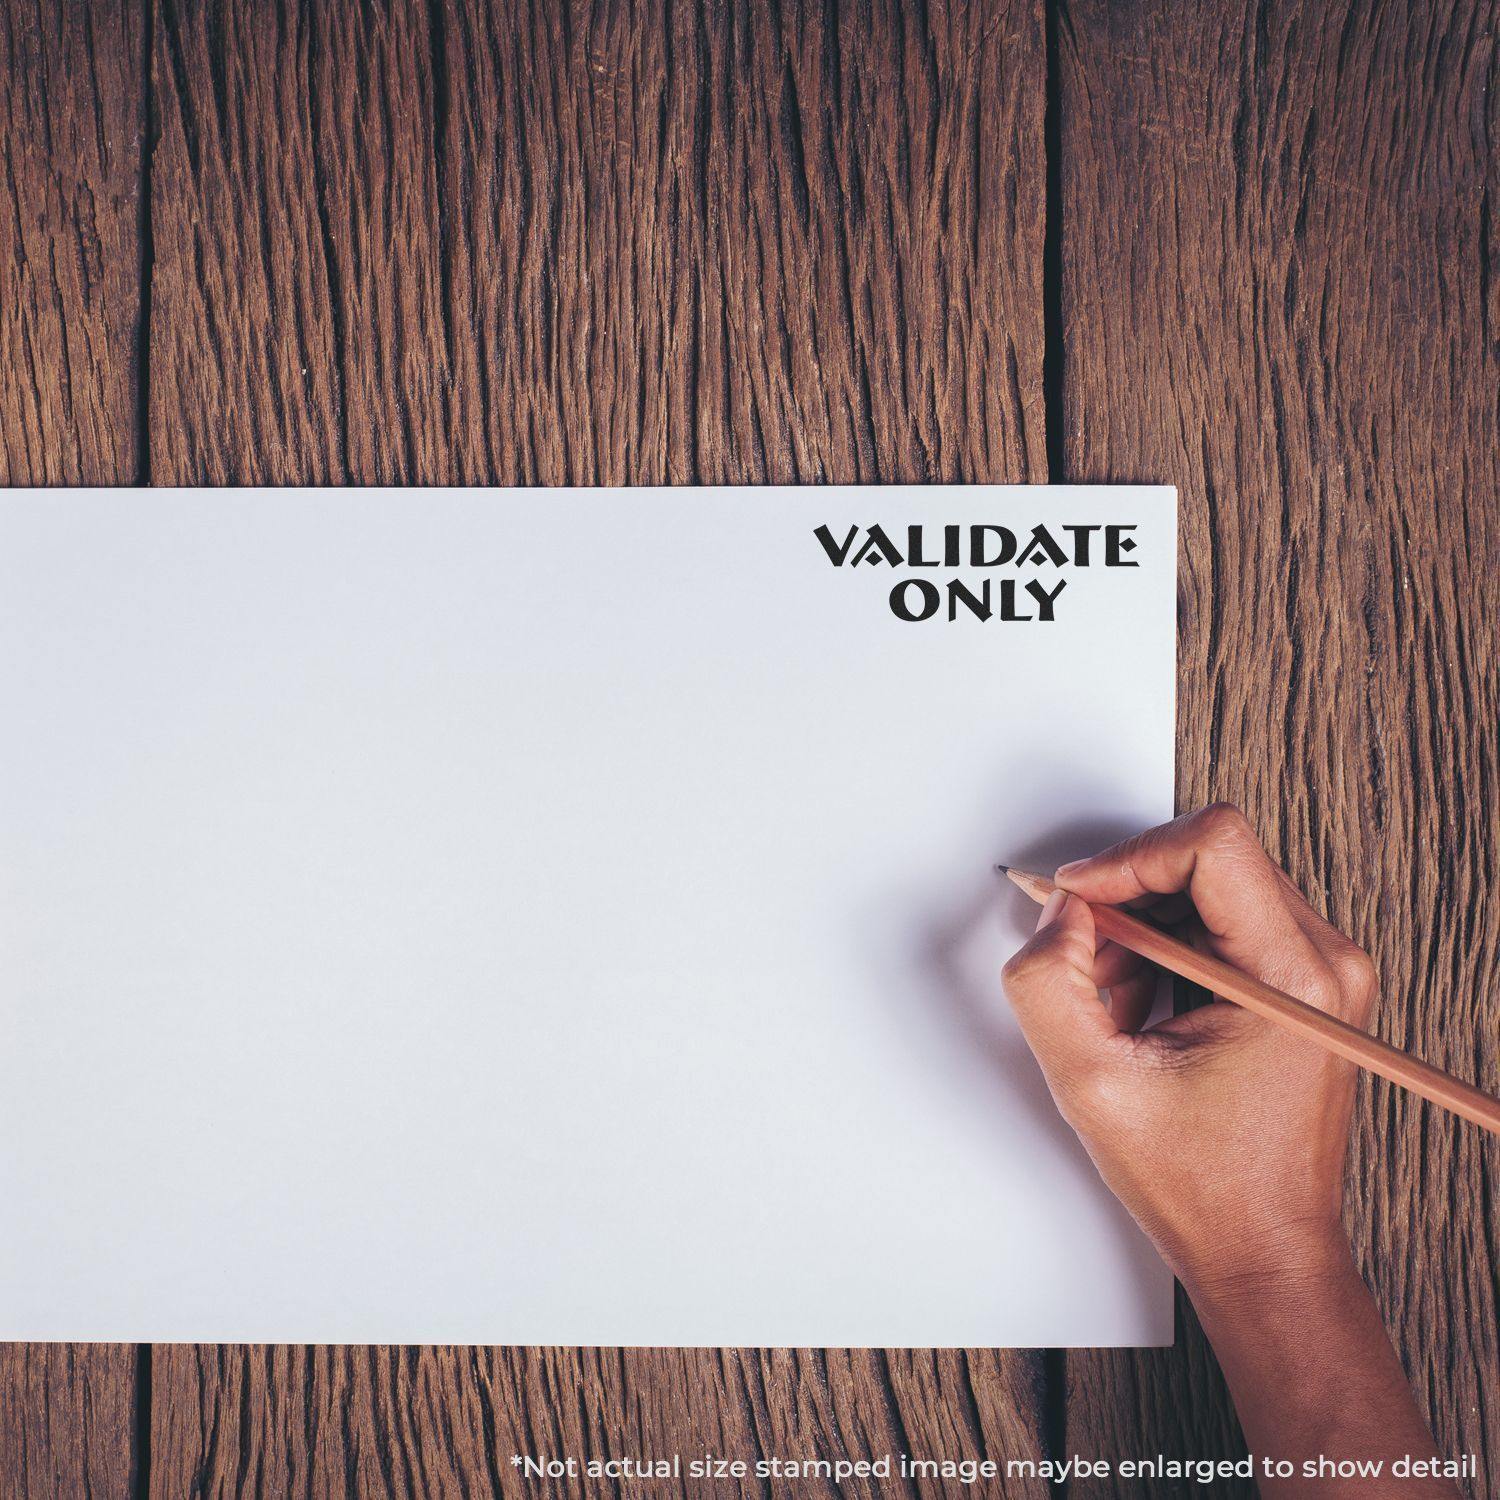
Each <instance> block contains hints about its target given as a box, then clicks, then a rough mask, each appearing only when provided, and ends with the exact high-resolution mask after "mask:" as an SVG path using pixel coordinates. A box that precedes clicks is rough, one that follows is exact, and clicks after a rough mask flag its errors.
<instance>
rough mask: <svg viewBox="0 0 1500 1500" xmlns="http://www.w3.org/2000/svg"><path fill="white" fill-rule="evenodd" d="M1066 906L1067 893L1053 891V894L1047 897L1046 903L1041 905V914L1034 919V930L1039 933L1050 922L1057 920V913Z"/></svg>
mask: <svg viewBox="0 0 1500 1500" xmlns="http://www.w3.org/2000/svg"><path fill="white" fill-rule="evenodd" d="M1067 904H1068V893H1067V892H1066V891H1053V893H1052V894H1051V895H1050V896H1048V897H1047V899H1046V901H1045V902H1043V903H1042V914H1041V916H1039V917H1038V918H1037V919H1036V930H1037V931H1038V932H1040V931H1041V930H1042V928H1044V927H1046V926H1048V925H1049V924H1050V923H1052V922H1055V921H1056V920H1057V917H1058V913H1059V912H1061V911H1062V909H1063V907H1064V906H1066V905H1067Z"/></svg>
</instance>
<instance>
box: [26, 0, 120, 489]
mask: <svg viewBox="0 0 1500 1500" xmlns="http://www.w3.org/2000/svg"><path fill="white" fill-rule="evenodd" d="M138 9H139V8H138V7H137V6H135V5H131V4H126V3H120V4H101V5H90V4H88V3H87V0H44V3H28V0H6V3H4V4H0V125H3V130H0V181H3V183H4V188H5V194H4V199H5V212H4V213H3V214H0V484H68V483H84V484H123V483H128V482H129V481H130V480H131V478H132V477H133V476H134V474H135V470H136V463H137V453H136V421H135V352H136V351H135V344H136V328H137V317H138V315H139V311H140V297H139V292H140V253H141V252H140V241H139V235H138V218H139V214H140V202H139V188H140V178H141V149H142V145H141V136H142V130H143V127H144V114H143V110H144V106H145V91H144V83H143V77H142V74H143V56H142V46H143V43H142V38H141V30H140V16H139V14H138Z"/></svg>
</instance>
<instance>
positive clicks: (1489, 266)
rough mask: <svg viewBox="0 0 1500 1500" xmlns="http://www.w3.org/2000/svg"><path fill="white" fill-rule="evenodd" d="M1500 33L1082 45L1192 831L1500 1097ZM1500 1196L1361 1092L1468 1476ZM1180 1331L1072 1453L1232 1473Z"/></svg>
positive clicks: (1397, 1244) (1107, 349) (1428, 1134)
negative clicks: (1213, 1466)
mask: <svg viewBox="0 0 1500 1500" xmlns="http://www.w3.org/2000/svg"><path fill="white" fill-rule="evenodd" d="M1496 20H1497V14H1496V10H1495V7H1494V5H1493V4H1487V3H1483V0H1479V3H1471V0H1460V3H1456V4H1453V5H1447V6H1441V7H1437V6H1431V5H1427V4H1423V3H1419V0H1411V3H1399V4H1392V5H1384V6H1378V7H1372V6H1363V5H1358V4H1354V5H1344V4H1339V5H1299V4H1291V3H1272V4H1268V5H1259V4H1249V3H1244V4H1223V5H1217V6H1198V5H1191V6H1185V5H1176V4H1173V3H1171V0H1156V3H1150V4H1142V5H1130V6H1125V5H1111V4H1107V3H1105V0H1066V3H1064V5H1063V7H1062V10H1061V14H1060V16H1059V18H1058V23H1057V44H1058V45H1057V54H1058V61H1059V76H1058V82H1059V85H1060V96H1059V105H1060V112H1061V117H1060V126H1061V158H1060V166H1061V174H1062V181H1061V186H1062V195H1061V196H1062V236H1061V240H1062V251H1063V285H1062V294H1063V296H1062V303H1063V317H1064V331H1065V336H1066V344H1065V348H1066V360H1065V368H1064V384H1063V389H1064V402H1065V431H1064V461H1065V466H1066V471H1067V477H1068V478H1069V479H1074V480H1096V479H1149V480H1159V481H1164V482H1175V483H1176V484H1177V485H1178V486H1179V487H1180V490H1181V513H1182V533H1181V535H1182V541H1181V559H1182V581H1181V587H1180V593H1181V622H1182V629H1181V636H1180V646H1179V652H1180V664H1181V670H1180V678H1179V691H1180V710H1179V727H1180V733H1179V744H1180V755H1179V761H1178V795H1179V798H1180V799H1181V801H1182V803H1183V804H1184V805H1188V804H1196V803H1201V802H1204V801H1207V800H1209V799H1211V798H1215V797H1229V798H1233V799H1235V800H1237V801H1240V802H1242V803H1243V804H1244V805H1245V806H1246V807H1247V808H1248V809H1249V811H1250V813H1251V816H1252V818H1253V820H1254V821H1255V822H1256V823H1257V825H1258V826H1259V828H1260V831H1261V833H1262V835H1263V836H1264V837H1265V839H1266V840H1267V842H1268V844H1269V846H1270V847H1271V848H1272V849H1273V850H1275V851H1276V852H1277V853H1278V854H1279V856H1280V857H1281V858H1282V859H1283V861H1284V862H1285V863H1286V865H1287V867H1288V868H1289V869H1290V870H1291V872H1292V874H1293V875H1294V876H1295V878H1296V879H1297V880H1298V881H1299V883H1301V884H1302V886H1303V887H1304V888H1305V889H1306V890H1307V891H1308V892H1309V893H1310V894H1311V896H1312V899H1313V900H1314V901H1315V902H1316V903H1318V904H1319V905H1320V906H1322V908H1323V909H1324V910H1325V911H1326V912H1327V913H1328V914H1329V915H1330V917H1331V918H1332V919H1333V920H1334V921H1335V922H1337V923H1339V924H1340V925H1341V926H1344V927H1345V928H1346V929H1347V930H1349V931H1350V932H1351V933H1353V934H1354V935H1355V936H1356V937H1357V938H1359V939H1360V940H1361V941H1362V942H1364V943H1365V944H1366V945H1367V946H1368V947H1369V948H1370V949H1371V951H1372V953H1373V954H1374V956H1375V958H1376V960H1377V962H1378V964H1379V966H1380V969H1381V972H1382V975H1383V978H1384V984H1383V992H1382V1003H1381V1007H1380V1012H1379V1016H1378V1025H1379V1029H1380V1032H1381V1034H1382V1035H1384V1036H1385V1037H1386V1038H1387V1039H1389V1040H1390V1041H1393V1042H1395V1043H1397V1044H1398V1045H1401V1046H1403V1047H1408V1048H1411V1049H1412V1050H1414V1051H1417V1052H1419V1053H1420V1054H1421V1055H1422V1056H1424V1057H1426V1058H1428V1059H1429V1060H1430V1061H1432V1062H1434V1063H1437V1064H1439V1065H1441V1066H1443V1067H1446V1068H1449V1069H1451V1070H1452V1071H1453V1072H1455V1073H1457V1074H1459V1075H1460V1076H1462V1077H1464V1078H1469V1079H1472V1080H1474V1081H1476V1082H1477V1083H1479V1084H1480V1085H1481V1086H1482V1087H1484V1088H1486V1089H1487V1090H1489V1091H1491V1092H1493V1091H1494V1090H1495V1089H1496V1087H1497V1084H1500V1076H1497V1048H1496V1046H1495V1042H1496V1033H1497V1024H1500V989H1497V987H1496V985H1495V979H1494V976H1495V973H1496V967H1497V957H1500V864H1497V858H1500V851H1497V840H1496V837H1495V832H1496V829H1495V798H1496V791H1497V736H1496V728H1497V724H1500V651H1497V644H1500V642H1497V639H1496V632H1497V629H1500V467H1497V464H1500V458H1497V455H1500V431H1497V423H1496V404H1497V403H1496V393H1497V391H1500V276H1497V269H1500V235H1497V225H1496V222H1495V214H1496V210H1497V205H1500V194H1497V191H1496V188H1497V175H1496V174H1497V157H1496V153H1495V142H1496V140H1497V139H1500V116H1497V109H1500V90H1497V88H1496V83H1497V68H1496V51H1495V30H1496ZM1183 1149H1184V1150H1191V1142H1189V1141H1184V1143H1183ZM1497 1164H1500V1155H1497V1149H1496V1142H1495V1141H1494V1140H1493V1139H1491V1138H1489V1137H1486V1136H1484V1135H1482V1133H1481V1132H1480V1131H1478V1130H1477V1129H1475V1128H1474V1127H1473V1126H1470V1125H1466V1124H1463V1123H1461V1122H1459V1121H1457V1120H1455V1119H1453V1118H1452V1117H1451V1116H1449V1115H1447V1114H1445V1113H1444V1112H1443V1111H1441V1110H1436V1109H1433V1108H1432V1107H1431V1106H1429V1105H1426V1104H1424V1103H1422V1101H1420V1100H1417V1099H1414V1098H1412V1097H1411V1096H1410V1095H1407V1094H1405V1093H1403V1092H1402V1091H1400V1090H1393V1089H1392V1088H1391V1087H1390V1086H1389V1085H1387V1084H1384V1083H1381V1082H1376V1083H1374V1085H1373V1086H1371V1085H1370V1084H1369V1082H1368V1081H1367V1082H1366V1084H1365V1085H1364V1087H1363V1088H1362V1092H1361V1100H1360V1107H1359V1116H1358V1121H1357V1126H1356V1133H1355V1142H1354V1148H1353V1156H1352V1162H1351V1191H1350V1193H1349V1196H1348V1220H1349V1224H1350V1228H1351V1231H1352V1233H1353V1236H1354V1239H1355V1242H1356V1244H1357V1246H1358V1248H1359V1252H1360V1255H1361V1258H1362V1263H1363V1267H1364V1270H1365V1272H1366V1275H1367V1276H1368V1278H1369V1280H1370V1282H1371V1284H1372V1286H1373V1287H1374V1288H1375V1290H1376V1293H1377V1295H1378V1297H1379V1300H1380V1303H1381V1306H1382V1308H1383V1309H1384V1312H1385V1315H1386V1318H1387V1321H1388V1323H1389V1325H1390V1327H1391V1328H1392V1330H1393V1332H1394V1335H1395V1340H1396V1343H1397V1346H1398V1348H1399V1349H1400V1352H1401V1354H1402V1357H1403V1359H1404V1360H1405V1362H1406V1365H1407V1368H1408V1371H1409V1372H1410V1375H1411V1378H1412V1381H1413V1384H1414V1386H1415V1388H1416V1390H1417V1393H1418V1395H1419V1397H1420V1398H1421V1400H1422V1402H1423V1404H1424V1406H1425V1407H1426V1409H1427V1411H1428V1412H1429V1414H1430V1416H1431V1419H1432V1421H1433V1423H1434V1426H1435V1428H1436V1432H1437V1437H1438V1441H1439V1444H1440V1446H1441V1447H1442V1448H1443V1449H1444V1450H1445V1451H1446V1452H1448V1453H1452V1454H1459V1453H1472V1454H1476V1455H1478V1458H1479V1465H1480V1472H1481V1473H1483V1474H1489V1475H1493V1474H1495V1473H1496V1472H1500V1401H1497V1399H1496V1393H1495V1388H1494V1384H1495V1383H1494V1372H1495V1371H1496V1370H1497V1369H1500V1339H1497V1331H1496V1286H1497V1280H1496V1277H1497V1271H1500V1266H1497V1260H1496V1258H1497V1246H1496V1242H1495V1219H1494V1206H1493V1203H1492V1202H1487V1201H1486V1196H1485V1194H1486V1190H1485V1184H1486V1183H1487V1182H1489V1183H1493V1182H1494V1181H1495V1180H1496V1167H1497ZM1184 1324H1185V1326H1184V1329H1183V1333H1182V1336H1181V1338H1180V1340H1179V1348H1178V1349H1177V1350H1176V1351H1173V1352H1161V1353H1146V1354H1104V1353H1083V1354H1076V1355H1074V1356H1072V1357H1071V1358H1070V1360H1069V1388H1068V1443H1069V1447H1070V1448H1072V1447H1076V1448H1078V1449H1079V1450H1080V1451H1084V1452H1087V1451H1090V1450H1094V1451H1102V1452H1106V1453H1107V1452H1114V1453H1126V1452H1146V1453H1156V1452H1166V1453H1169V1454H1170V1453H1178V1454H1195V1455H1196V1454H1205V1453H1213V1452H1215V1451H1223V1452H1228V1451H1234V1449H1235V1445H1236V1443H1237V1441H1238V1440H1237V1436H1236V1434H1235V1431H1234V1424H1233V1418H1232V1415H1231V1413H1230V1409H1229V1406H1228V1403H1227V1401H1226V1399H1225V1397H1224V1394H1223V1390H1222V1387H1221V1386H1220V1385H1219V1383H1218V1379H1217V1376H1216V1375H1215V1374H1214V1373H1213V1371H1212V1362H1211V1357H1210V1356H1209V1355H1208V1353H1207V1351H1206V1349H1205V1348H1204V1345H1203V1342H1202V1339H1201V1335H1200V1334H1199V1333H1198V1332H1197V1330H1196V1328H1195V1327H1194V1325H1193V1324H1192V1322H1191V1319H1190V1318H1188V1319H1184ZM1163 1492H1165V1490H1164V1491H1163ZM1222 1492H1223V1493H1226V1494H1227V1493H1230V1491H1229V1489H1228V1487H1226V1488H1225V1489H1224V1490H1223V1491H1222ZM1119 1493H1122V1494H1123V1493H1125V1490H1123V1489H1121V1490H1120V1491H1119ZM1216 1493H1219V1491H1216Z"/></svg>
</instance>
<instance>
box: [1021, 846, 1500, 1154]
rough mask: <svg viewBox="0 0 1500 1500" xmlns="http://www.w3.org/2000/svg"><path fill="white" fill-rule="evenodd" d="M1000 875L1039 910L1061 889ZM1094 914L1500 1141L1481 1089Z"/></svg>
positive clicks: (1164, 939)
mask: <svg viewBox="0 0 1500 1500" xmlns="http://www.w3.org/2000/svg"><path fill="white" fill-rule="evenodd" d="M997 868H998V869H999V870H1000V871H1001V872H1002V873H1003V874H1004V875H1005V876H1006V877H1007V878H1008V879H1010V880H1012V881H1013V882H1014V883H1015V884H1016V885H1017V886H1019V887H1020V888H1021V890H1023V891H1025V893H1026V894H1027V895H1028V896H1030V897H1031V899H1032V900H1033V901H1036V902H1038V903H1040V902H1044V901H1045V900H1046V899H1047V897H1048V896H1050V895H1051V894H1052V892H1053V891H1054V890H1055V889H1056V887H1055V886H1054V885H1053V883H1052V882H1051V881H1050V880H1048V879H1047V877H1046V876H1044V875H1032V874H1029V873H1027V872H1026V871H1025V870H1013V869H1011V868H1010V866H1009V865H999V866H997ZM1090 910H1091V911H1092V912H1093V913H1094V927H1095V929H1096V930H1097V931H1098V932H1100V933H1102V934H1103V935H1104V936H1105V937H1107V938H1111V939H1112V940H1113V941H1115V942H1117V943H1118V944H1119V945H1120V946H1121V947H1122V948H1129V949H1130V950H1131V952H1132V953H1139V954H1140V955H1141V957H1142V958H1147V959H1150V960H1151V962H1152V963H1154V964H1157V965H1158V966H1159V967H1161V968H1163V969H1166V970H1168V971H1169V972H1171V973H1173V974H1177V975H1180V976H1181V977H1182V978H1183V979H1189V980H1191V981H1192V982H1193V983H1194V984H1201V985H1202V986H1203V987H1204V989H1207V990H1211V991H1212V992H1213V993H1214V994H1215V995H1218V996H1220V997H1221V998H1222V999H1225V1000H1232V1001H1233V1002H1234V1003H1235V1004H1236V1005H1242V1006H1244V1008H1245V1009H1246V1010H1249V1011H1254V1012H1255V1014H1256V1015H1259V1016H1264V1017H1266V1019H1267V1020H1269V1021H1274V1022H1275V1023H1276V1024H1277V1025H1278V1026H1281V1027H1284V1028H1285V1029H1286V1030H1287V1031H1290V1032H1294V1033H1295V1034H1296V1035H1297V1036H1300V1037H1304V1038H1306V1039H1307V1040H1308V1041H1310V1042H1316V1043H1317V1044H1318V1046H1320V1047H1326V1048H1327V1049H1328V1050H1329V1051H1330V1052H1334V1053H1337V1054H1338V1056H1340V1057H1344V1058H1347V1059H1348V1060H1349V1061H1350V1062H1352V1063H1357V1064H1358V1065H1359V1066H1360V1067H1362V1068H1368V1069H1369V1071H1370V1072H1372V1073H1375V1074H1378V1075H1379V1076H1380V1077H1381V1078H1385V1079H1388V1080H1389V1081H1390V1082H1391V1083H1398V1084H1400V1085H1401V1087H1402V1088H1407V1089H1410V1090H1411V1091H1412V1093H1414V1094H1420V1095H1421V1096H1422V1098H1424V1099H1430V1100H1431V1101H1432V1103H1434V1104H1440V1105H1442V1106H1443V1108H1444V1109H1450V1110H1452V1111H1453V1113H1454V1114H1456V1115H1459V1116H1460V1117H1462V1118H1463V1119H1465V1120H1470V1121H1472V1122H1473V1123H1474V1124H1475V1125H1479V1126H1482V1127H1483V1128H1484V1129H1485V1130H1491V1131H1494V1132H1495V1134H1497V1135H1500V1099H1495V1098H1492V1097H1491V1096H1490V1095H1489V1094H1486V1093H1485V1092H1484V1091H1483V1090H1482V1089H1477V1088H1475V1087H1474V1086H1473V1085H1472V1084H1469V1083H1465V1082H1464V1081H1463V1080H1462V1079H1461V1078H1455V1077H1454V1076H1453V1075H1452V1074H1451V1073H1445V1072H1444V1071H1443V1070H1442V1069H1441V1068H1435V1067H1433V1066H1432V1064H1431V1063H1425V1062H1423V1061H1422V1060H1421V1059H1420V1058H1417V1057H1413V1056H1412V1055H1411V1054H1410V1053H1409V1052H1403V1051H1402V1050H1401V1049H1400V1048H1399V1047H1393V1046H1391V1045H1390V1044H1389V1043H1388V1042H1383V1041H1381V1040H1380V1038H1379V1037H1375V1036H1371V1035H1370V1033H1369V1032H1367V1031H1361V1030H1360V1029H1359V1027H1357V1026H1351V1025H1350V1024H1349V1023H1348V1022H1347V1021H1341V1020H1339V1019H1338V1017H1337V1016H1330V1015H1329V1014H1328V1013H1327V1012H1326V1011H1321V1010H1319V1009H1318V1008H1317V1007H1316V1006H1313V1005H1309V1004H1307V1002H1306V1001H1304V1000H1298V999H1295V998H1294V997H1293V996H1291V995H1288V994H1286V993H1284V992H1283V991H1281V990H1278V989H1274V988H1272V986H1271V985H1269V984H1262V983H1261V981H1260V980H1258V979H1252V978H1251V977H1250V975H1248V974H1242V973H1241V972H1240V971H1239V970H1238V969H1236V968H1234V967H1232V966H1231V965H1229V964H1226V963H1224V962H1222V961H1221V960H1220V959H1217V958H1212V957H1210V956H1209V955H1208V954H1206V953H1199V952H1198V951H1197V950H1196V949H1195V948H1190V947H1188V945H1187V944H1186V943H1181V942H1179V941H1178V940H1177V939H1176V938H1174V937H1172V936H1170V935H1169V934H1168V933H1165V932H1163V931H1162V930H1161V929H1160V928H1159V927H1153V926H1152V925H1151V924H1150V923H1149V922H1144V921H1142V920H1141V919H1140V918H1139V917H1135V916H1132V915H1131V914H1130V913H1129V912H1127V911H1122V910H1121V909H1120V908H1119V907H1118V906H1094V905H1093V904H1092V903H1090Z"/></svg>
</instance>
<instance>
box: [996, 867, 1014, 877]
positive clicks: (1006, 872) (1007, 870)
mask: <svg viewBox="0 0 1500 1500" xmlns="http://www.w3.org/2000/svg"><path fill="white" fill-rule="evenodd" d="M995 869H996V871H997V872H998V873H999V874H1001V875H1009V874H1010V866H1009V865H996V866H995Z"/></svg>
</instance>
